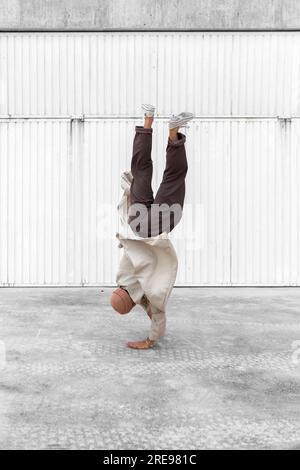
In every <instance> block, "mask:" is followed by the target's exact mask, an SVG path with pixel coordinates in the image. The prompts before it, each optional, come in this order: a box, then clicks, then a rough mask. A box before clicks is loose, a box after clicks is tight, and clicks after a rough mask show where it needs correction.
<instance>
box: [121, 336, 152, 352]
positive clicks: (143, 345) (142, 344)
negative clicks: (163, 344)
mask: <svg viewBox="0 0 300 470" xmlns="http://www.w3.org/2000/svg"><path fill="white" fill-rule="evenodd" d="M154 344H155V341H153V340H151V339H149V338H146V339H144V340H143V341H128V343H127V347H128V348H131V349H150V348H152V346H154Z"/></svg>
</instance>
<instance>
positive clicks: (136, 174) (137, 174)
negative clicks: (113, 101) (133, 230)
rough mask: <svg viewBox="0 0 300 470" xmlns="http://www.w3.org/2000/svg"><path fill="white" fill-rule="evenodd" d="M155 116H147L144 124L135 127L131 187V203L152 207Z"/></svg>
mask: <svg viewBox="0 0 300 470" xmlns="http://www.w3.org/2000/svg"><path fill="white" fill-rule="evenodd" d="M152 121H153V118H147V117H146V118H145V123H144V126H136V127H135V136H134V140H133V151H132V159H131V173H132V176H133V181H132V184H131V188H130V202H131V204H144V205H145V206H146V207H150V206H151V204H152V203H153V191H152V173H153V162H152V159H151V150H152V133H153V129H152V127H151V125H152Z"/></svg>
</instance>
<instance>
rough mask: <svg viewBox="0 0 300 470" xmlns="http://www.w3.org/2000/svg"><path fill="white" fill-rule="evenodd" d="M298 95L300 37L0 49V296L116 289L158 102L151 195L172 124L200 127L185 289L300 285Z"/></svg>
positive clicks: (89, 38)
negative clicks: (125, 192) (123, 217)
mask: <svg viewBox="0 0 300 470" xmlns="http://www.w3.org/2000/svg"><path fill="white" fill-rule="evenodd" d="M299 90H300V34H299V33H297V32H286V33H280V32H268V33H267V32H266V33H263V32H260V33H245V32H243V33H232V32H230V33H229V32H228V33H23V34H21V33H10V34H4V33H3V34H0V151H1V153H0V284H1V285H96V284H97V285H112V284H114V282H115V272H116V268H117V264H118V259H119V255H120V253H119V252H120V250H118V249H117V243H116V239H115V238H114V234H115V232H116V230H117V214H116V208H115V206H116V204H117V202H118V200H119V196H120V193H121V192H120V188H119V175H120V173H121V171H122V170H123V169H126V168H129V165H130V156H131V146H132V139H133V131H134V125H135V124H138V123H141V121H140V119H139V118H138V116H139V115H140V103H141V102H152V103H154V104H156V105H157V111H158V119H157V120H156V124H155V129H154V142H153V159H154V163H155V175H154V188H157V186H158V183H159V180H160V178H161V175H162V172H163V167H164V155H165V147H166V140H167V125H166V121H167V118H168V116H169V114H170V113H172V112H177V111H181V110H189V111H193V112H194V113H195V114H196V119H195V120H194V122H193V123H192V124H191V128H190V129H188V130H187V153H188V158H189V173H188V177H187V197H186V210H185V214H184V219H183V221H182V223H181V224H180V226H179V227H177V228H176V230H175V231H174V232H173V234H172V238H173V240H174V243H175V245H176V248H177V250H178V254H179V260H180V269H179V273H178V278H177V285H300V248H298V247H299V243H300V191H299V181H300V164H299V162H298V159H297V158H298V155H299V135H300V121H299V117H300V91H299ZM83 115H84V116H83ZM277 116H280V117H285V118H291V119H285V120H282V119H278V117H277Z"/></svg>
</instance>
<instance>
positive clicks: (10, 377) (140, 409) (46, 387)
mask: <svg viewBox="0 0 300 470" xmlns="http://www.w3.org/2000/svg"><path fill="white" fill-rule="evenodd" d="M110 292H111V289H102V291H101V290H100V289H87V288H83V289H71V288H69V289H51V288H48V289H38V288H36V289H1V290H0V326H1V328H0V368H1V370H0V448H2V449H3V448H5V449H9V448H14V449H16V448H17V449H23V448H27V449H46V448H50V449H56V448H58V449H61V448H64V449H72V448H77V449H81V448H84V449H89V448H91V449H94V448H98V449H151V448H153V449H166V448H168V449H184V448H185V449H195V448H218V449H228V448H235V449H236V448H242V449H245V448H260V449H261V448H268V449H269V448H298V447H299V443H300V394H299V391H300V308H299V306H300V289H297V288H290V289H286V288H278V289H269V288H268V289H263V288H250V289H244V288H243V289H239V288H232V289H231V288H226V289H221V288H218V289H214V288H206V289H196V288H194V289H175V290H174V291H173V294H172V297H171V300H170V304H169V311H168V332H167V336H166V338H165V339H164V340H163V341H161V343H160V344H159V345H157V346H156V347H155V348H154V349H152V350H148V351H133V350H129V349H126V348H125V341H126V340H128V339H142V338H144V337H145V335H146V334H147V332H148V326H149V324H148V321H149V320H148V318H147V317H146V315H145V313H144V312H143V311H142V310H141V309H139V308H136V309H135V311H134V312H132V313H131V314H129V315H127V316H125V317H120V316H118V315H117V314H116V313H114V312H113V311H111V309H110V307H109V305H108V299H109V295H110ZM297 341H298V343H297ZM5 351H6V361H5Z"/></svg>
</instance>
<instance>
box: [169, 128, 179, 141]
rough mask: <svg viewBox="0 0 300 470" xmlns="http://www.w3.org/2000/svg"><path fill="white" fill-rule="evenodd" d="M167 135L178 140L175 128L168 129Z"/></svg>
mask: <svg viewBox="0 0 300 470" xmlns="http://www.w3.org/2000/svg"><path fill="white" fill-rule="evenodd" d="M169 137H170V139H171V140H178V131H177V129H172V130H170V132H169Z"/></svg>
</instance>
